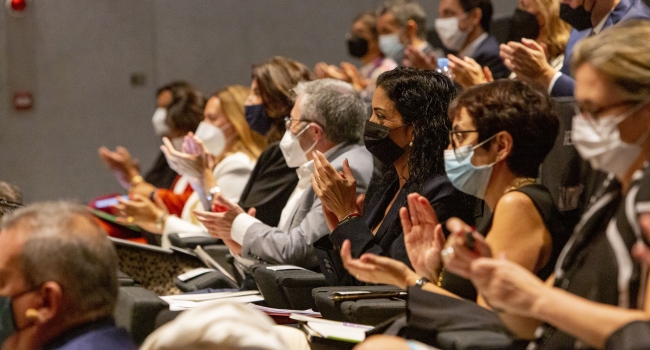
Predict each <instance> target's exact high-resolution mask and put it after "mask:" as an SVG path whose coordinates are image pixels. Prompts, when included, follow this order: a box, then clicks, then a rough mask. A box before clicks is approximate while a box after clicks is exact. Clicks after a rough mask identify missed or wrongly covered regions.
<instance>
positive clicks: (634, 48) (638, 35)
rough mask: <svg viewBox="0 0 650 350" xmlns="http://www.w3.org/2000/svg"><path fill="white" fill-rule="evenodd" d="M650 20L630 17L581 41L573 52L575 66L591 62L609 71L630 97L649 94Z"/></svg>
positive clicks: (607, 72)
mask: <svg viewBox="0 0 650 350" xmlns="http://www.w3.org/2000/svg"><path fill="white" fill-rule="evenodd" d="M648 38H650V22H648V21H642V20H631V21H626V22H623V23H619V24H618V25H615V26H613V27H610V28H607V29H605V30H603V31H602V32H601V33H600V34H598V35H595V36H592V37H590V38H586V39H584V40H582V41H580V42H579V43H578V44H577V45H576V48H575V50H574V52H573V59H572V62H571V63H572V69H573V71H574V72H575V71H576V70H577V69H578V67H580V66H582V65H583V64H589V65H591V66H592V67H593V68H594V69H595V70H597V71H598V72H600V73H602V74H604V75H606V76H607V77H608V78H609V79H610V81H611V82H612V83H613V84H614V85H616V86H617V87H618V88H619V89H620V90H621V91H622V92H623V93H625V94H626V95H628V98H630V99H633V100H638V101H643V100H645V99H647V98H648V96H650V40H648Z"/></svg>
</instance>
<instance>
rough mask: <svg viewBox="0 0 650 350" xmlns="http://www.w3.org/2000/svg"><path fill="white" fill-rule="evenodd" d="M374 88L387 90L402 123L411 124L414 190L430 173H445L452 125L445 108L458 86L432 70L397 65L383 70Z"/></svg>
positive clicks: (412, 180) (410, 170) (409, 162)
mask: <svg viewBox="0 0 650 350" xmlns="http://www.w3.org/2000/svg"><path fill="white" fill-rule="evenodd" d="M377 88H381V89H382V90H384V91H385V92H386V95H387V96H388V98H389V99H390V100H391V101H392V102H393V105H394V107H395V110H397V112H399V114H400V115H401V116H402V121H403V123H404V124H405V125H406V124H408V125H411V126H412V127H413V146H411V149H410V151H409V157H408V166H409V173H410V174H409V175H410V180H411V183H412V184H413V185H414V186H415V188H413V190H415V191H420V190H422V186H424V184H425V182H426V181H427V180H428V179H430V178H431V177H432V176H433V175H435V174H444V172H445V167H444V163H443V152H444V150H445V149H446V148H447V145H448V140H449V136H448V135H449V129H450V126H451V123H450V121H449V118H447V108H448V107H449V104H450V103H451V101H452V100H453V99H454V97H456V94H458V91H459V87H458V85H456V84H455V83H454V82H452V81H451V80H450V79H449V78H447V77H446V76H444V75H443V74H440V73H437V72H435V71H431V70H422V69H415V68H409V67H398V68H395V69H393V70H391V71H388V72H385V73H382V74H381V75H380V76H379V77H378V78H377ZM390 168H393V167H390Z"/></svg>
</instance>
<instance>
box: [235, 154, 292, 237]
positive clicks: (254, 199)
mask: <svg viewBox="0 0 650 350" xmlns="http://www.w3.org/2000/svg"><path fill="white" fill-rule="evenodd" d="M297 184H298V174H296V169H295V168H289V167H288V166H287V162H286V161H285V160H284V156H283V155H282V150H280V144H279V143H278V142H276V143H272V144H271V145H269V146H268V147H267V148H266V149H265V150H264V152H262V154H261V155H260V158H259V159H258V160H257V164H255V168H254V169H253V172H252V173H251V177H250V178H249V179H248V183H247V184H246V187H245V188H244V192H242V195H241V197H240V199H239V206H241V207H242V208H243V209H244V210H248V209H249V208H255V209H256V210H257V214H256V215H255V217H256V218H257V219H259V220H260V221H262V222H263V223H265V224H267V225H269V226H271V227H275V226H277V225H278V222H279V221H280V215H281V214H282V209H283V208H284V206H285V205H286V204H287V201H288V200H289V196H291V193H292V192H293V190H294V189H295V188H296V185H297Z"/></svg>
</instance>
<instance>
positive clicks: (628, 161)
mask: <svg viewBox="0 0 650 350" xmlns="http://www.w3.org/2000/svg"><path fill="white" fill-rule="evenodd" d="M647 103H648V101H646V102H644V103H641V104H639V105H638V106H637V107H635V108H633V109H631V110H630V111H628V112H626V113H624V114H622V115H620V116H618V117H615V116H611V117H600V118H598V120H589V119H588V118H587V117H583V116H582V115H580V114H579V115H576V116H575V117H573V121H572V126H571V140H572V141H573V145H574V146H575V148H576V150H577V151H578V153H579V154H580V156H581V157H582V158H583V159H585V160H588V161H589V164H591V167H592V168H594V169H597V170H601V171H604V172H607V173H613V174H614V175H616V177H617V178H619V179H622V178H623V176H625V174H627V172H628V171H629V170H630V167H631V166H632V164H633V163H634V162H635V161H636V159H637V158H638V157H639V155H640V154H641V145H642V144H643V142H645V140H646V138H647V137H648V132H647V131H646V132H645V133H644V134H643V136H641V137H640V138H639V139H638V140H637V141H636V142H635V143H633V144H630V143H626V142H624V141H623V140H621V134H620V132H619V130H618V124H619V123H621V122H622V121H623V120H625V119H627V118H628V117H629V116H631V115H633V114H634V113H636V112H638V111H639V110H640V109H641V108H643V107H644V106H645V105H646V104H647Z"/></svg>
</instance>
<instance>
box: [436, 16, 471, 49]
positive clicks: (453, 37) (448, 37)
mask: <svg viewBox="0 0 650 350" xmlns="http://www.w3.org/2000/svg"><path fill="white" fill-rule="evenodd" d="M463 16H466V15H460V16H458V17H451V18H438V19H436V22H435V27H436V31H437V32H438V36H439V37H440V41H442V45H444V46H445V47H446V48H447V49H448V50H451V51H456V52H458V51H460V49H461V48H462V47H463V45H464V44H465V41H467V36H468V35H469V33H470V32H471V31H472V30H471V28H470V29H468V30H465V31H462V30H460V29H459V28H458V22H459V21H460V19H461V17H463Z"/></svg>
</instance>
